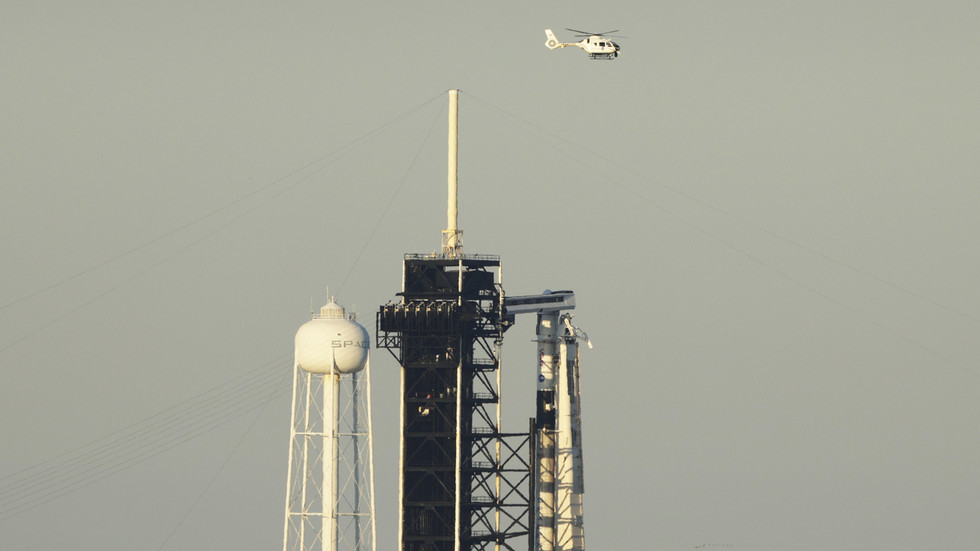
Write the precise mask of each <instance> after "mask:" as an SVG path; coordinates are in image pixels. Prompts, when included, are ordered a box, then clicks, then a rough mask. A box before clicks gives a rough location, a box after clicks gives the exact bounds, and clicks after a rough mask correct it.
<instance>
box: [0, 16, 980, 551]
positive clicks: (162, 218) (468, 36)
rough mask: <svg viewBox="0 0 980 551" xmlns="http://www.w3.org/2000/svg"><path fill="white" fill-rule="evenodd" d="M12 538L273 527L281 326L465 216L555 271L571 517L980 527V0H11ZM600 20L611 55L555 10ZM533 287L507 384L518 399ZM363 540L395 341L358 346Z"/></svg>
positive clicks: (113, 545) (670, 525) (751, 536)
mask: <svg viewBox="0 0 980 551" xmlns="http://www.w3.org/2000/svg"><path fill="white" fill-rule="evenodd" d="M3 14H4V15H3V17H2V18H0V52H2V53H0V60H2V67H3V77H2V78H0V126H2V128H3V131H2V132H0V185H2V196H0V197H2V200H0V253H2V262H0V274H2V278H0V282H2V287H0V307H2V308H0V449H2V453H0V477H2V478H0V547H3V548H4V549H17V550H33V549H38V550H48V549H67V548H71V549H81V550H96V549H98V550H116V549H119V550H122V549H126V550H129V549H141V550H142V549H147V550H158V549H166V550H178V549H205V548H215V549H278V548H279V547H280V546H281V540H282V525H283V505H284V497H285V476H286V463H287V449H288V448H287V442H288V431H289V397H288V391H289V381H288V379H287V378H286V376H288V373H289V370H290V368H291V354H292V350H293V348H292V347H293V344H292V342H293V341H292V340H293V335H294V334H295V331H296V329H297V328H298V327H299V326H300V325H301V324H302V323H303V322H304V321H306V320H307V319H308V317H309V310H310V305H311V303H312V304H313V305H314V306H316V307H318V306H319V305H320V304H322V303H323V302H324V300H325V298H326V295H325V293H326V290H325V288H326V286H328V285H329V286H330V288H331V292H332V293H333V294H335V295H336V296H337V300H338V301H339V302H340V303H342V304H344V305H345V306H347V307H348V309H349V310H355V311H357V312H359V314H360V320H361V322H362V323H363V324H364V325H365V326H366V327H368V329H369V330H370V331H371V332H372V334H373V332H374V312H375V310H376V309H377V306H378V305H380V304H383V303H385V302H387V301H388V300H391V299H394V298H396V297H395V293H396V292H398V291H399V290H400V284H401V283H400V278H401V259H402V254H403V253H406V252H430V251H433V250H435V249H437V248H438V247H439V244H440V231H441V230H442V229H443V228H444V226H445V181H446V174H445V171H446V152H445V148H446V138H445V132H446V118H445V117H446V112H445V111H446V110H445V106H446V101H447V100H446V94H445V92H446V90H447V89H449V88H459V89H461V95H460V148H461V151H460V190H461V191H460V194H461V195H460V227H461V228H462V229H463V230H464V232H465V250H466V252H469V253H486V254H499V255H500V256H501V258H502V263H503V284H504V288H505V289H506V291H507V292H508V293H509V294H527V293H536V292H539V291H541V290H542V289H545V288H552V289H574V290H575V292H576V295H577V298H578V304H579V308H578V309H577V310H576V318H575V322H576V324H577V325H579V326H581V327H582V328H583V329H585V330H586V331H587V332H588V333H589V335H590V336H591V337H592V340H593V341H594V343H595V349H594V350H591V351H583V359H582V361H583V369H582V388H583V390H582V393H583V413H584V419H583V422H584V443H585V469H586V503H585V509H586V538H587V541H588V545H589V547H590V548H592V549H663V550H683V549H693V548H695V547H698V546H714V547H725V548H731V549H734V550H773V551H775V550H783V549H799V550H824V549H826V550H851V549H853V550H858V549H862V550H863V549H889V550H890V549H896V550H905V549H908V550H919V549H921V550H931V549H967V548H975V547H976V545H977V542H978V541H980V525H978V523H977V522H976V512H977V511H978V510H980V469H978V465H980V439H978V438H977V434H978V426H977V425H978V422H980V399H978V398H980V361H978V360H980V338H978V336H980V287H978V285H977V281H980V255H978V253H977V251H978V250H980V221H978V218H977V214H976V213H977V206H978V205H980V191H978V186H977V184H978V180H980V178H978V176H980V155H978V154H977V151H978V150H980V102H978V100H977V98H980V71H978V68H980V38H978V37H980V4H978V3H976V2H968V1H962V2H954V1H948V2H935V3H924V2H907V1H896V2H868V1H862V0H858V1H848V2H843V1H835V2H807V3H774V2H720V1H707V2H699V1H693V2H692V1H685V2H639V1H630V2H612V3H596V2H581V1H577V0H576V1H563V2H533V3H528V2H508V3H503V4H502V3H500V2H496V3H493V2H485V3H472V2H422V3H417V2H416V3H369V2H364V3H358V2H319V3H314V2H292V3H283V2H275V3H272V2H261V3H260V2H251V3H241V2H212V3H204V4H202V3H198V2H180V1H178V2H166V3H162V2H160V3H134V2H50V1H31V2H22V1H16V0H7V1H6V2H5V3H4V9H3ZM548 27H550V28H553V29H555V31H556V32H557V34H558V37H559V38H562V39H570V38H571V37H570V33H568V32H567V31H563V30H562V29H564V28H565V27H572V28H577V29H586V30H593V31H605V30H610V29H620V34H623V35H626V36H627V37H628V38H624V39H621V40H619V42H620V44H621V46H622V52H621V55H620V58H619V59H617V60H615V61H612V62H605V61H591V60H589V59H587V57H586V56H585V54H584V53H582V52H580V51H578V50H573V49H564V50H556V51H550V50H548V49H547V48H545V46H544V41H545V36H544V32H543V31H544V29H545V28H548ZM532 338H533V320H530V319H522V320H520V321H519V323H518V325H517V326H516V327H514V328H512V329H511V330H510V331H509V332H508V333H507V336H506V340H505V349H504V367H503V376H504V379H505V382H504V415H505V423H507V424H509V426H510V427H513V428H514V430H517V429H518V428H523V427H525V426H526V423H527V418H528V417H529V416H531V415H532V410H533V402H532V389H533V387H534V369H535V367H534V366H535V356H534V347H533V344H532V343H531V342H530V341H531V339H532ZM372 371H373V377H374V379H373V389H374V399H375V408H374V419H375V430H376V455H377V465H376V469H377V476H378V485H379V488H378V492H377V500H378V507H379V510H378V522H379V529H378V535H379V548H381V549H392V548H394V546H395V543H396V542H395V535H396V531H395V519H396V514H397V507H398V503H397V488H396V481H397V471H396V470H397V442H398V420H397V403H398V395H397V392H398V366H397V365H396V363H395V362H394V360H393V359H392V358H391V357H390V355H388V353H387V352H386V351H384V350H375V351H374V352H373V355H372Z"/></svg>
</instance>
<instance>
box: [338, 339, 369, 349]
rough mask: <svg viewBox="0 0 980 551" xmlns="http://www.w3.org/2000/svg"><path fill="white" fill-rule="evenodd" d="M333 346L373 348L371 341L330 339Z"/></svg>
mask: <svg viewBox="0 0 980 551" xmlns="http://www.w3.org/2000/svg"><path fill="white" fill-rule="evenodd" d="M330 347H331V348H371V342H370V341H342V340H336V341H330Z"/></svg>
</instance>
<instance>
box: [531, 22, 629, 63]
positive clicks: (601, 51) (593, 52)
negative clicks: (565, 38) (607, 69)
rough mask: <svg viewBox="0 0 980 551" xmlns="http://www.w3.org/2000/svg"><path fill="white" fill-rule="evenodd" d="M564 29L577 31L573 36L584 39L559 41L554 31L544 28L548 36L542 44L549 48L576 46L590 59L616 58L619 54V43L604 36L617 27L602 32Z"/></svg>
mask: <svg viewBox="0 0 980 551" xmlns="http://www.w3.org/2000/svg"><path fill="white" fill-rule="evenodd" d="M565 30H566V31H572V32H573V33H577V34H576V35H575V36H576V37H583V38H584V40H582V41H581V42H559V40H558V37H556V36H555V33H553V32H551V29H545V30H544V34H545V35H546V36H547V37H548V40H547V41H545V43H544V45H545V46H547V47H548V49H550V50H554V49H556V48H564V47H566V46H578V47H579V48H582V50H584V51H585V53H587V54H589V57H590V58H592V59H616V58H617V57H618V56H619V44H616V43H615V42H613V41H612V40H609V39H608V38H605V35H608V34H611V33H615V32H619V29H616V30H614V31H606V32H602V33H589V32H585V31H578V30H575V29H565Z"/></svg>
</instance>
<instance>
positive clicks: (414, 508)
mask: <svg viewBox="0 0 980 551" xmlns="http://www.w3.org/2000/svg"><path fill="white" fill-rule="evenodd" d="M449 98H450V109H449V182H448V183H449V204H448V211H447V214H448V223H447V229H446V230H445V231H443V239H442V245H443V247H442V252H441V253H433V254H428V255H421V254H407V255H405V258H404V260H403V264H402V274H403V280H402V290H401V292H400V293H398V295H399V296H400V299H401V300H400V302H397V303H389V304H386V305H384V306H382V307H381V308H380V310H379V311H378V314H377V346H378V347H379V348H386V349H388V350H389V351H390V352H391V353H392V354H393V355H394V356H395V358H396V359H397V361H398V363H399V364H400V365H401V412H400V417H401V445H400V480H399V500H400V502H401V506H400V508H399V519H398V520H399V526H398V539H399V549H400V551H464V550H478V549H517V548H523V547H524V546H526V545H527V543H528V542H529V541H530V538H529V524H530V513H529V506H530V497H529V495H530V493H529V484H530V482H529V476H530V475H529V473H530V459H529V457H530V451H529V433H528V432H523V433H520V432H518V433H505V432H503V431H502V428H501V421H500V390H499V389H500V347H501V345H502V342H503V334H504V331H506V329H507V328H508V327H509V325H510V324H509V323H508V321H507V319H506V317H505V315H504V310H503V298H504V297H503V294H504V293H503V287H502V285H501V282H500V259H499V258H498V257H496V256H490V255H464V254H463V252H462V232H461V231H459V229H458V228H457V224H456V151H457V149H456V126H457V112H458V111H457V105H458V104H457V101H458V95H457V91H456V90H451V91H450V94H449ZM515 544H517V545H518V547H514V545H515Z"/></svg>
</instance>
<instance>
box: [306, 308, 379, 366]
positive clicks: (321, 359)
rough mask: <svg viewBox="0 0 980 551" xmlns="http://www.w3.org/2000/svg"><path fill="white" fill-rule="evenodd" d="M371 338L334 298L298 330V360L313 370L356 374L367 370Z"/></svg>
mask: <svg viewBox="0 0 980 551" xmlns="http://www.w3.org/2000/svg"><path fill="white" fill-rule="evenodd" d="M370 346H371V341H370V338H369V337H368V332H367V330H366V329H364V327H363V326H361V324H359V323H357V322H355V321H353V320H350V319H347V316H346V315H345V314H344V308H343V307H342V306H340V305H339V304H337V303H336V302H333V301H332V300H331V301H330V302H329V303H327V304H326V305H325V306H324V307H323V308H321V309H320V314H319V315H314V316H313V319H311V320H310V321H308V322H306V323H304V324H303V325H302V326H300V328H299V331H297V332H296V363H297V364H298V365H299V366H300V367H302V368H303V370H304V371H308V372H310V373H330V371H331V366H332V368H333V371H334V372H335V373H356V372H358V371H360V370H362V369H364V365H365V363H366V362H367V356H368V350H369V349H370Z"/></svg>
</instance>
